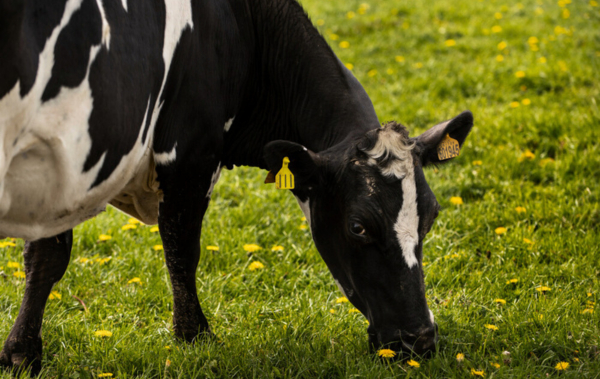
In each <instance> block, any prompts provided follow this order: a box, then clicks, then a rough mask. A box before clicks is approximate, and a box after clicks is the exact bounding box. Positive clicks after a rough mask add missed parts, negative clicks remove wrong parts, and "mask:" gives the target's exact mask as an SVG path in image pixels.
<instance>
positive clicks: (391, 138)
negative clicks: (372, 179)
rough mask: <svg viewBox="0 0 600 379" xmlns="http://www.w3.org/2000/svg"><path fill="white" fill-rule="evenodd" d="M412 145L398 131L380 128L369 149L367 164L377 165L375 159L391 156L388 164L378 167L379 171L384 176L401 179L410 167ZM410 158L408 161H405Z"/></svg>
mask: <svg viewBox="0 0 600 379" xmlns="http://www.w3.org/2000/svg"><path fill="white" fill-rule="evenodd" d="M413 147H414V145H412V144H409V143H408V141H406V139H405V138H404V137H403V136H402V135H401V134H400V133H398V132H396V131H394V130H393V129H391V128H388V129H382V130H380V131H379V134H378V139H377V142H376V143H375V146H373V148H372V149H371V150H369V151H366V153H367V155H369V158H370V159H369V164H371V165H373V166H375V165H378V163H377V160H378V159H380V158H384V157H388V156H392V157H393V159H392V160H391V161H390V162H389V163H390V164H389V165H387V166H385V167H380V170H381V173H382V174H383V175H385V176H395V177H397V178H399V179H402V178H403V177H404V175H406V172H407V171H408V170H410V169H411V167H412V153H411V150H412V149H413ZM408 160H410V163H409V162H407V161H408Z"/></svg>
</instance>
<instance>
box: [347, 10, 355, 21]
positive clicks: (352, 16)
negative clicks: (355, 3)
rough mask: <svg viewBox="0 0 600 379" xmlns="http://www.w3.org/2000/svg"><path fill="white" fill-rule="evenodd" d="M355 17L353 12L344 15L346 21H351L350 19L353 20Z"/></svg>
mask: <svg viewBox="0 0 600 379" xmlns="http://www.w3.org/2000/svg"><path fill="white" fill-rule="evenodd" d="M355 16H356V13H354V12H352V11H350V12H348V13H346V18H347V19H348V20H351V19H353V18H354V17H355Z"/></svg>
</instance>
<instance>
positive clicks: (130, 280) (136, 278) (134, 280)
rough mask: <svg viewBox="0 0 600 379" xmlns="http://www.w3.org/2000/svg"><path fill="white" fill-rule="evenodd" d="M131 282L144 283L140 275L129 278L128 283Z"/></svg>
mask: <svg viewBox="0 0 600 379" xmlns="http://www.w3.org/2000/svg"><path fill="white" fill-rule="evenodd" d="M131 283H138V284H142V280H141V279H140V278H138V277H135V278H132V279H129V281H128V282H127V284H131Z"/></svg>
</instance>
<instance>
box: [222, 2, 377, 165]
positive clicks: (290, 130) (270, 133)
mask: <svg viewBox="0 0 600 379" xmlns="http://www.w3.org/2000/svg"><path fill="white" fill-rule="evenodd" d="M257 5H261V6H257ZM252 9H253V13H252V22H253V30H254V33H255V34H254V50H253V51H252V54H251V55H252V56H253V58H252V61H251V63H250V65H249V72H248V81H247V83H246V86H245V94H244V100H243V102H242V104H241V107H240V109H239V112H238V114H237V115H236V118H235V123H234V127H233V128H232V129H231V130H230V131H229V132H227V133H226V135H225V151H224V159H225V160H224V164H226V165H227V166H229V167H231V166H232V165H234V164H235V165H250V166H258V167H263V168H264V167H265V164H264V161H263V159H262V150H263V147H264V145H265V144H266V143H268V142H270V141H273V140H278V139H282V140H289V141H293V142H297V143H300V144H303V145H304V146H306V147H307V148H309V149H311V150H313V151H316V152H320V151H323V150H326V149H328V148H330V147H332V146H334V145H337V144H339V143H340V142H342V141H343V140H344V139H346V138H348V137H352V136H353V135H355V134H358V133H360V134H362V133H364V132H366V131H367V130H370V129H373V128H376V127H379V121H378V119H377V115H376V114H375V111H374V109H373V105H372V103H371V101H370V99H369V97H368V96H367V94H366V92H365V90H364V89H363V87H362V86H361V85H360V83H358V81H357V80H356V79H355V78H354V76H353V75H352V74H351V73H350V71H349V70H348V69H347V68H346V67H345V66H344V65H343V64H342V63H341V62H340V61H339V60H338V59H337V58H336V56H335V55H334V53H333V52H332V51H331V49H330V48H329V46H328V45H327V43H326V42H325V40H324V39H323V37H322V36H321V35H320V34H319V33H318V31H317V30H316V29H315V28H314V27H313V25H312V23H311V22H310V20H309V19H308V17H307V16H306V14H305V13H304V11H303V10H302V8H301V7H300V5H299V4H298V3H296V2H295V1H291V0H290V1H279V2H275V1H272V0H259V1H255V2H253V8H252Z"/></svg>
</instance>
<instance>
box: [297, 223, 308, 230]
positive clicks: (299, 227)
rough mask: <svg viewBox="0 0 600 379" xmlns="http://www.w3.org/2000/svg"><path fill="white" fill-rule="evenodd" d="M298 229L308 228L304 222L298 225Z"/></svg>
mask: <svg viewBox="0 0 600 379" xmlns="http://www.w3.org/2000/svg"><path fill="white" fill-rule="evenodd" d="M298 229H300V230H306V229H308V225H306V224H301V225H298Z"/></svg>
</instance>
